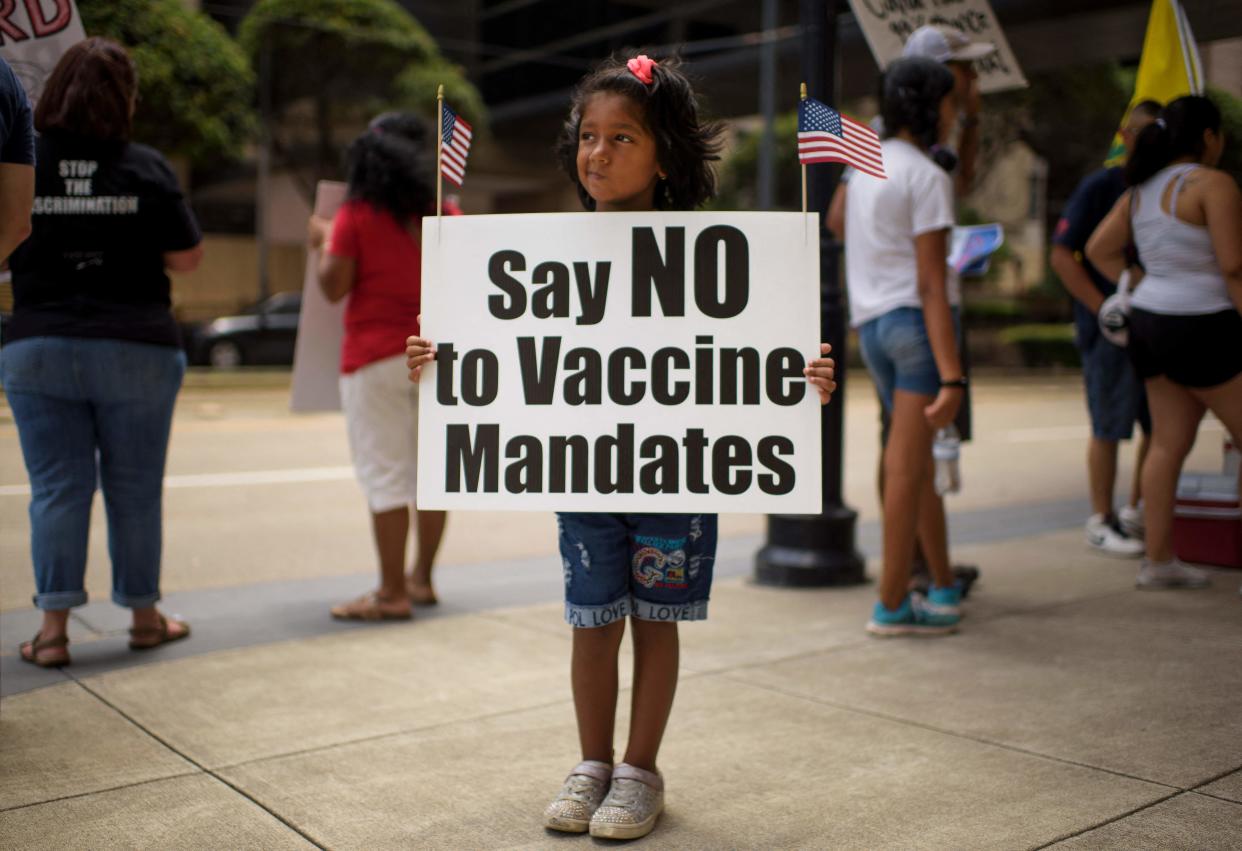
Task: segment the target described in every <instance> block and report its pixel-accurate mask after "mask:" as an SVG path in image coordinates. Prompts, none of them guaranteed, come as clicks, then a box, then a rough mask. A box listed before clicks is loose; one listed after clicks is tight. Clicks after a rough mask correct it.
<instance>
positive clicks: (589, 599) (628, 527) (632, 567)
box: [557, 512, 716, 628]
mask: <svg viewBox="0 0 1242 851" xmlns="http://www.w3.org/2000/svg"><path fill="white" fill-rule="evenodd" d="M557 527H558V529H559V530H560V546H561V562H562V564H563V566H564V568H565V621H566V622H567V623H568V624H569V625H570V626H574V627H583V628H592V627H601V626H608V625H609V624H611V623H615V622H616V621H619V620H623V619H625V618H626V617H627V616H630V615H632V616H634V617H636V618H639V619H640V620H646V621H665V622H675V621H696V620H704V619H705V618H706V617H707V600H708V597H709V596H710V593H711V587H712V565H713V563H714V562H715V560H716V515H715V514H586V513H576V512H566V513H561V514H558V515H557Z"/></svg>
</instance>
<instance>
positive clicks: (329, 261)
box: [318, 251, 356, 304]
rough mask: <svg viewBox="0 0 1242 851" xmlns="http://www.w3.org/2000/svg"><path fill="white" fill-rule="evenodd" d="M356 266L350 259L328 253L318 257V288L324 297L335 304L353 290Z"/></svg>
mask: <svg viewBox="0 0 1242 851" xmlns="http://www.w3.org/2000/svg"><path fill="white" fill-rule="evenodd" d="M355 268H356V264H355V263H354V260H353V258H352V257H341V256H340V255H337V254H332V253H331V252H329V251H325V252H323V254H321V255H319V269H318V272H319V288H320V289H321V290H323V294H324V297H325V298H326V299H327V300H328V301H330V302H332V303H333V304H335V303H336V302H338V301H340V300H341V299H343V298H345V296H347V295H349V291H350V290H352V289H353V288H354V271H355Z"/></svg>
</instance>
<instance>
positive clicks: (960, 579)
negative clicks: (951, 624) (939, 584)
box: [910, 561, 979, 600]
mask: <svg viewBox="0 0 1242 851" xmlns="http://www.w3.org/2000/svg"><path fill="white" fill-rule="evenodd" d="M953 578H954V580H955V581H956V582H957V583H958V584H959V585H961V586H962V599H963V600H965V599H966V598H967V597H968V596H969V595H970V586H972V585H974V584H975V582H976V581H977V580H978V579H979V568H978V567H976V566H975V565H973V564H955V565H953ZM931 584H932V580H931V573H929V572H928V570H927V562H925V561H916V562H915V563H914V567H913V568H912V570H911V572H910V590H911V591H917V592H918V593H920V594H922V595H924V596H926V595H927V592H928V590H929V589H930V588H931Z"/></svg>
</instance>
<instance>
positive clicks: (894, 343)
mask: <svg viewBox="0 0 1242 851" xmlns="http://www.w3.org/2000/svg"><path fill="white" fill-rule="evenodd" d="M952 312H953V327H954V328H955V329H957V330H958V334H959V336H960V334H961V327H960V325H959V322H960V320H959V318H958V316H959V313H958V309H957V308H956V307H954V308H953V309H952ZM858 343H859V348H860V349H861V350H862V356H863V362H864V363H865V364H866V365H867V370H868V371H869V372H870V373H871V378H872V379H873V380H874V381H875V389H876V392H877V393H878V394H879V396H880V401H881V402H883V403H884V409H885V410H887V411H890V412H891V411H892V410H893V391H894V390H904V391H906V392H907V393H917V394H918V395H920V396H935V395H936V394H938V393H939V392H940V372H939V370H938V369H937V368H936V358H935V357H934V356H933V355H932V349H931V340H930V339H929V338H928V336H927V325H926V323H925V322H924V321H923V310H922V308H919V307H898V308H895V309H893V310H890V311H889V312H888V313H885V314H883V315H882V316H877V317H876V318H875V319H872V320H870V321H868V322H864V323H863V324H862V326H861V327H860V328H859V329H858Z"/></svg>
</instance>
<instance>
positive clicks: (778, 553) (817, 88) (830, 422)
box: [755, 0, 864, 586]
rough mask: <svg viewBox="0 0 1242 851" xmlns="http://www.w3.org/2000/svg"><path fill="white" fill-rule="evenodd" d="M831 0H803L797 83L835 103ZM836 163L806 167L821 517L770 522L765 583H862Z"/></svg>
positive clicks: (762, 563) (760, 560)
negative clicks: (813, 223)
mask: <svg viewBox="0 0 1242 851" xmlns="http://www.w3.org/2000/svg"><path fill="white" fill-rule="evenodd" d="M836 6H837V4H836V2H834V0H800V2H799V14H800V16H801V20H802V78H803V79H804V80H805V81H806V85H807V93H808V94H809V95H810V96H811V97H813V98H817V99H819V100H821V101H823V102H824V103H829V104H830V103H832V101H833V76H834V70H835V64H836V63H835V61H834V58H835V51H836V41H837V14H836ZM839 171H840V169H839V168H838V167H836V166H832V167H829V166H826V165H813V166H811V167H810V168H808V169H807V206H808V209H809V210H811V211H813V212H815V213H817V214H818V215H819V222H820V228H819V233H820V249H819V251H820V254H819V264H820V269H819V275H820V277H819V280H820V334H821V339H823V340H824V341H826V342H828V343H831V344H832V349H833V357H835V358H836V361H837V392H836V394H835V395H834V396H833V398H832V402H831V403H830V404H828V405H827V406H825V407H824V409H823V411H822V412H821V420H820V440H821V445H822V451H823V462H824V470H823V494H824V507H823V513H822V514H820V515H818V516H815V515H800V514H799V515H779V514H774V515H770V516H769V517H768V539H767V543H766V544H765V545H764V546H763V548H762V549H760V550H759V552H758V553H757V554H756V555H755V579H756V581H758V582H761V583H763V584H765V585H801V586H808V585H853V584H856V583H859V582H862V581H864V575H863V568H864V561H863V557H862V554H861V553H859V552H858V550H857V548H856V546H855V543H854V530H855V526H856V524H857V520H858V513H857V512H856V511H854V510H853V509H852V508H849V507H848V506H846V505H845V504H844V502H843V501H842V495H841V476H842V467H843V464H842V460H843V446H844V438H845V431H844V422H845V417H844V414H845V389H846V388H845V383H846V382H845V362H846V349H845V346H846V322H845V298H844V296H845V294H844V292H843V291H842V289H841V279H840V273H839V266H840V254H841V246H840V244H839V243H838V242H837V241H836V239H835V237H833V235H832V232H831V231H829V230H828V229H827V228H825V227H824V226H823V224H824V217H825V215H826V214H827V212H828V203H829V201H830V200H831V198H832V192H833V189H834V187H835V186H836V183H837V177H838V174H839Z"/></svg>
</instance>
